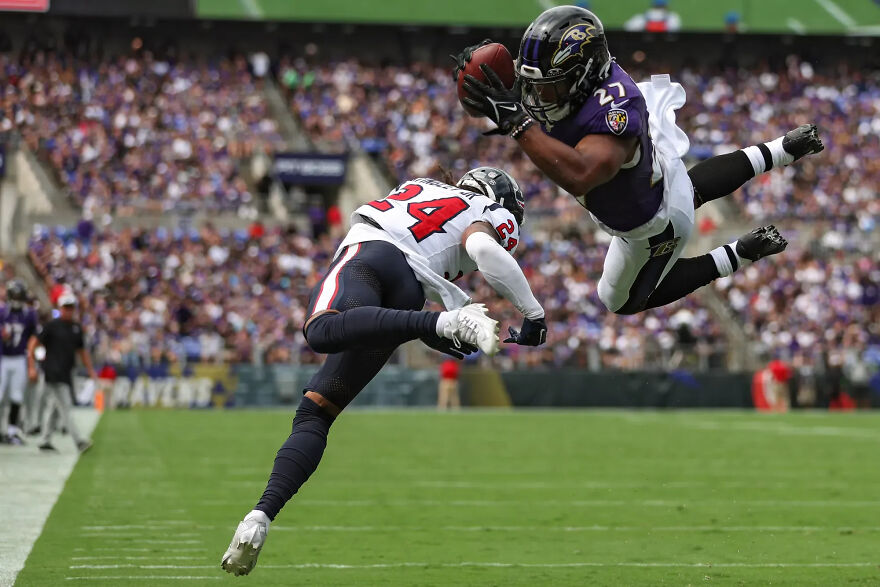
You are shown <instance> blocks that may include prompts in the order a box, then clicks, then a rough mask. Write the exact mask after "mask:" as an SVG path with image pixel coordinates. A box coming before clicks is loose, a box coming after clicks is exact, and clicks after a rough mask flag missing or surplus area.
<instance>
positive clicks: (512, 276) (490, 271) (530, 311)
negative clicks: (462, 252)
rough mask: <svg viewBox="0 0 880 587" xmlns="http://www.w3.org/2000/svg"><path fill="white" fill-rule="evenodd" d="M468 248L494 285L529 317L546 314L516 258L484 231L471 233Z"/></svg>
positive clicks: (482, 271)
mask: <svg viewBox="0 0 880 587" xmlns="http://www.w3.org/2000/svg"><path fill="white" fill-rule="evenodd" d="M465 249H466V250H467V254H468V256H470V258H471V259H473V260H474V262H475V263H476V264H477V269H478V270H479V271H480V273H482V274H483V277H485V278H486V281H488V282H489V285H491V286H492V288H493V289H494V290H495V291H497V292H498V293H500V294H501V295H502V296H504V297H505V298H507V299H508V300H510V302H511V303H512V304H513V305H514V306H516V309H517V310H519V311H520V312H522V314H523V316H525V317H526V318H528V319H530V320H537V319H539V318H543V317H544V308H542V307H541V304H540V303H538V300H537V299H535V296H534V294H532V289H531V288H530V287H529V282H528V281H527V280H526V276H525V275H523V272H522V269H520V267H519V264H518V263H517V262H516V260H515V259H514V258H513V257H511V256H510V254H509V253H508V252H507V251H505V250H504V247H502V246H501V245H499V244H498V243H497V242H495V239H493V238H492V237H491V236H489V235H488V234H486V233H485V232H475V233H473V234H471V235H470V236H469V237H468V239H467V242H465Z"/></svg>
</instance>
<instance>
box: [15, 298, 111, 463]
mask: <svg viewBox="0 0 880 587" xmlns="http://www.w3.org/2000/svg"><path fill="white" fill-rule="evenodd" d="M58 306H59V307H60V314H59V316H58V317H57V318H55V319H54V320H50V321H49V322H47V323H46V324H45V325H44V326H43V329H42V330H41V331H40V334H39V335H38V337H37V339H38V341H39V344H41V345H43V347H44V348H45V349H46V359H45V360H44V361H43V375H44V377H45V387H44V391H43V393H44V395H45V398H46V408H45V413H44V415H43V438H42V442H41V443H40V450H42V451H55V450H56V448H55V447H54V446H53V445H52V433H53V432H54V431H55V425H54V424H55V422H56V421H55V420H53V418H52V412H53V411H54V410H56V409H57V410H58V411H59V416H60V418H59V419H58V420H60V424H61V426H62V427H64V428H67V430H68V431H69V432H70V435H71V437H72V438H73V441H74V442H75V443H76V448H77V450H79V451H80V452H85V451H87V450H88V449H89V448H91V446H92V442H91V441H90V440H88V439H87V438H84V437H82V436H81V435H80V433H79V430H78V429H77V427H76V423H75V422H74V420H73V418H72V417H71V412H72V408H73V367H74V366H75V365H76V357H77V356H79V358H80V360H81V361H82V363H83V365H85V367H86V369H87V370H88V373H89V377H91V378H92V379H95V378H96V375H95V369H94V368H93V367H92V359H91V357H89V354H88V352H86V349H85V341H84V340H83V331H82V325H80V323H79V322H76V321H75V320H74V319H73V315H74V312H75V310H76V297H75V296H74V295H73V294H71V293H69V292H68V293H64V294H63V295H62V296H61V297H59V298H58ZM36 346H37V341H36V340H35V341H33V342H32V344H30V345H28V377H29V378H30V380H31V381H36V379H37V366H36V364H35V362H34V350H35V349H36Z"/></svg>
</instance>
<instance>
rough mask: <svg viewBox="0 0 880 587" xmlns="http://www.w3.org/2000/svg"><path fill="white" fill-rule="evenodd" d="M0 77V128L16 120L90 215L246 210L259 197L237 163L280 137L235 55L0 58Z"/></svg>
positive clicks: (271, 145)
mask: <svg viewBox="0 0 880 587" xmlns="http://www.w3.org/2000/svg"><path fill="white" fill-rule="evenodd" d="M0 86H2V87H3V92H2V95H0V131H2V130H9V129H11V128H15V129H17V130H18V131H19V132H20V133H21V134H22V136H23V138H24V140H25V141H26V143H27V144H28V145H29V146H30V147H31V149H33V150H34V151H35V152H37V153H38V154H39V155H41V156H42V158H44V159H45V160H46V161H47V162H49V164H50V167H51V168H52V169H53V170H54V171H55V172H56V174H57V177H58V178H59V180H60V183H61V184H62V185H64V186H65V187H66V189H67V191H68V192H69V194H70V196H71V198H72V199H73V201H74V202H75V203H76V204H77V205H79V206H81V207H82V208H83V210H84V212H85V213H86V214H87V215H89V216H90V217H94V218H98V217H100V216H101V215H103V214H108V213H109V214H136V213H138V212H140V211H144V210H148V211H153V212H163V211H169V210H172V209H173V210H175V211H180V210H187V209H199V210H209V211H233V212H239V213H243V212H245V211H246V210H247V209H249V208H253V207H254V206H255V202H254V197H253V195H252V194H251V191H250V189H249V188H248V185H247V184H246V182H245V180H244V179H243V177H242V174H241V173H240V172H239V165H240V160H241V159H242V158H245V157H247V156H248V155H250V154H251V153H253V152H254V151H256V150H260V149H261V150H265V151H269V152H271V151H273V150H275V149H277V148H281V147H283V144H284V142H283V140H282V138H281V135H280V134H279V132H278V129H277V123H276V122H275V120H274V119H273V118H272V117H270V116H269V114H268V109H267V106H266V101H265V97H264V96H263V93H262V91H261V89H260V87H259V84H258V82H257V80H255V78H254V77H253V76H252V75H251V73H250V72H249V70H248V64H247V62H246V61H245V59H244V58H242V57H238V58H233V59H226V58H223V59H216V60H210V61H208V60H205V59H196V58H186V57H183V58H179V59H175V60H173V61H172V60H168V59H163V58H159V57H156V56H154V55H153V54H152V53H150V52H149V51H140V52H132V53H131V54H130V55H118V56H116V57H110V58H106V59H104V60H91V59H78V58H75V57H74V56H73V55H72V54H69V53H56V52H49V51H35V52H29V53H23V54H22V55H21V57H19V58H13V57H12V56H10V55H0Z"/></svg>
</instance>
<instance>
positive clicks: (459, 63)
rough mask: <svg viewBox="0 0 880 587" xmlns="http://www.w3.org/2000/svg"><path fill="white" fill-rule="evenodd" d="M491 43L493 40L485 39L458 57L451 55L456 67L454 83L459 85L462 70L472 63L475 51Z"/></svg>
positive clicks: (463, 50)
mask: <svg viewBox="0 0 880 587" xmlns="http://www.w3.org/2000/svg"><path fill="white" fill-rule="evenodd" d="M491 42H492V39H483V40H482V41H480V42H479V43H477V44H476V45H471V46H470V47H465V48H464V49H462V50H461V53H459V54H458V55H450V57H451V58H452V60H453V61H454V62H455V67H454V68H453V70H452V81H454V82H455V83H458V75H459V74H460V73H461V70H462V69H464V68H465V67H466V66H467V64H468V63H470V62H471V58H472V57H473V56H474V51H476V50H477V49H479V48H480V47H483V46H485V45H488V44H489V43H491Z"/></svg>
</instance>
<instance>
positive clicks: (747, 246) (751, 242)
mask: <svg viewBox="0 0 880 587" xmlns="http://www.w3.org/2000/svg"><path fill="white" fill-rule="evenodd" d="M787 246H788V241H787V240H785V238H784V237H783V236H782V235H781V234H779V231H778V230H776V227H775V226H773V225H772V224H771V225H770V226H762V227H761V228H756V229H755V230H753V231H752V232H750V233H748V234H746V235H743V236H741V237H739V240H737V241H736V254H737V255H739V256H740V257H742V258H743V259H748V260H749V261H757V260H758V259H762V258H764V257H769V256H770V255H775V254H776V253H781V252H782V251H784V250H785V247H787Z"/></svg>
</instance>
